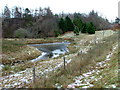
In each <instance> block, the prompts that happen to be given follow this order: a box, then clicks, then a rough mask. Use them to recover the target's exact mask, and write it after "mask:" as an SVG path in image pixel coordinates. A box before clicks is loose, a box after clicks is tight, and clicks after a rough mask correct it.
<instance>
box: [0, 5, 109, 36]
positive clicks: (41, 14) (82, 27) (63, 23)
mask: <svg viewBox="0 0 120 90" xmlns="http://www.w3.org/2000/svg"><path fill="white" fill-rule="evenodd" d="M1 18H2V36H3V37H7V38H10V37H11V38H12V37H18V38H19V37H20V38H41V37H55V36H58V35H60V34H63V33H65V32H68V31H73V32H74V33H75V34H76V35H79V34H80V33H88V34H94V33H95V31H96V30H101V29H108V28H109V27H110V25H111V24H110V23H109V21H108V20H107V19H106V18H103V17H101V16H99V15H98V13H97V12H95V11H94V10H92V11H91V12H90V13H89V14H88V15H87V14H82V13H71V14H66V13H61V14H53V12H52V10H51V9H50V7H48V8H41V7H40V8H38V9H35V10H31V9H29V8H25V9H22V8H21V7H15V8H13V9H11V10H10V9H9V8H8V6H5V7H4V10H3V12H2V16H1Z"/></svg>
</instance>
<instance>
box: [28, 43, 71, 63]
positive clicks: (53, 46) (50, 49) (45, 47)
mask: <svg viewBox="0 0 120 90" xmlns="http://www.w3.org/2000/svg"><path fill="white" fill-rule="evenodd" d="M69 44H70V43H69V42H57V43H45V44H30V45H29V46H32V47H35V48H37V49H38V50H40V51H42V54H41V55H40V56H39V57H37V58H35V59H32V60H31V62H35V61H39V60H46V59H48V58H55V57H58V56H59V55H61V54H65V53H66V52H69V50H68V49H67V46H68V45H69Z"/></svg>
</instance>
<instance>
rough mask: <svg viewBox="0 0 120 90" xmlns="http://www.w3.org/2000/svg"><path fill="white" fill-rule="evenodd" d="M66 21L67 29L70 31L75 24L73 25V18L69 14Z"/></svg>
mask: <svg viewBox="0 0 120 90" xmlns="http://www.w3.org/2000/svg"><path fill="white" fill-rule="evenodd" d="M65 21H66V24H67V30H68V31H73V30H74V25H73V23H72V21H71V19H70V18H69V17H68V16H66V18H65Z"/></svg>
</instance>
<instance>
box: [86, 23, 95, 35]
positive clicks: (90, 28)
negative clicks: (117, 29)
mask: <svg viewBox="0 0 120 90" xmlns="http://www.w3.org/2000/svg"><path fill="white" fill-rule="evenodd" d="M87 32H88V33H89V34H95V26H94V25H93V23H92V22H90V23H88V24H87Z"/></svg>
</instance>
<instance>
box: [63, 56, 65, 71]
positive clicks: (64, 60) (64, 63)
mask: <svg viewBox="0 0 120 90" xmlns="http://www.w3.org/2000/svg"><path fill="white" fill-rule="evenodd" d="M63 60H64V70H65V57H63Z"/></svg>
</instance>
